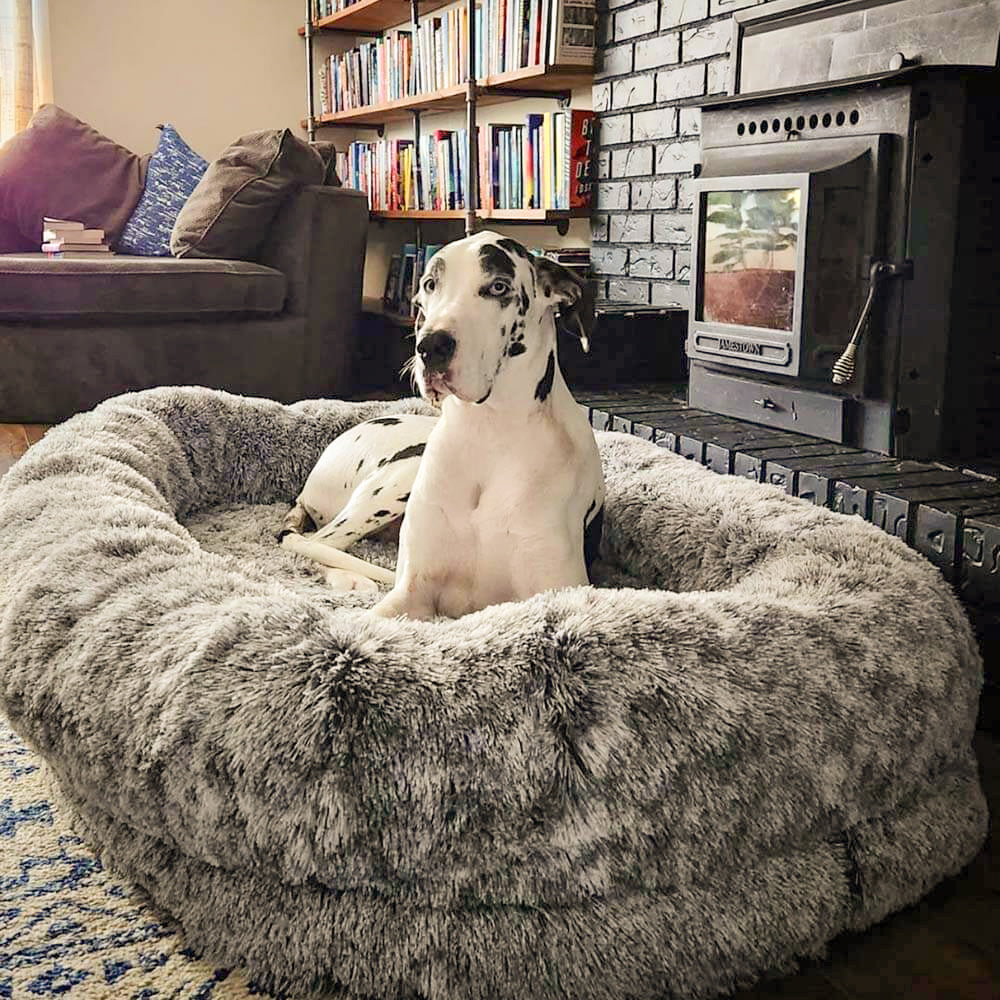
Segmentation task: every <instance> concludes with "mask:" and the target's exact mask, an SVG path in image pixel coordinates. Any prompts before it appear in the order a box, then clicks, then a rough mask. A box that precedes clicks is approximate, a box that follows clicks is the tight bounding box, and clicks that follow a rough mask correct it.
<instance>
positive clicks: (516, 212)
mask: <svg viewBox="0 0 1000 1000" xmlns="http://www.w3.org/2000/svg"><path fill="white" fill-rule="evenodd" d="M369 214H370V215H371V217H372V218H373V219H410V220H411V221H413V222H422V221H434V220H448V219H464V218H465V209H464V208H449V209H419V210H417V209H414V210H412V211H405V212H404V211H398V210H397V211H388V210H377V211H372V212H371V213H369ZM589 216H590V209H588V208H574V209H571V210H570V211H567V210H566V209H545V208H494V209H481V210H480V211H478V212H476V217H477V218H479V219H484V220H486V221H489V220H493V221H494V222H504V221H508V222H538V223H539V224H542V223H546V222H559V221H561V220H562V219H586V218H588V217H589Z"/></svg>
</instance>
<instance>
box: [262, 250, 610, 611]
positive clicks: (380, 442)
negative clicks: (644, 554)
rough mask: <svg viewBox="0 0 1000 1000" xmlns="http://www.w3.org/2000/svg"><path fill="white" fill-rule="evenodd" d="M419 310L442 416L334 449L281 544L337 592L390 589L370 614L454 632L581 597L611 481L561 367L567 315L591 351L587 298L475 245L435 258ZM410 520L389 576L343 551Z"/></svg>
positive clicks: (424, 373) (356, 435)
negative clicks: (478, 620) (510, 604)
mask: <svg viewBox="0 0 1000 1000" xmlns="http://www.w3.org/2000/svg"><path fill="white" fill-rule="evenodd" d="M414 301H415V303H416V305H417V307H418V314H417V323H416V352H415V355H414V357H413V360H412V366H413V375H414V378H415V381H416V383H417V385H418V387H419V390H420V393H421V395H422V396H423V397H424V398H425V399H426V400H428V401H429V402H431V403H432V404H434V405H435V406H438V407H440V410H441V415H440V417H428V416H417V415H410V414H407V415H393V416H383V417H377V418H376V419H374V420H369V421H366V422H365V423H362V424H359V425H358V426H357V427H355V428H353V429H351V430H350V431H348V432H346V433H344V434H342V435H340V436H339V437H337V438H336V439H335V440H334V441H333V442H332V443H331V444H330V446H329V447H328V448H327V449H326V451H325V452H324V453H323V455H322V456H321V458H320V460H319V462H318V463H317V464H316V467H315V468H314V469H313V471H312V473H311V474H310V475H309V478H308V480H307V481H306V484H305V487H304V488H303V490H302V492H301V494H300V495H299V497H298V498H297V500H296V503H295V506H294V507H293V508H292V510H291V511H290V513H289V515H288V517H287V518H286V520H285V525H284V528H283V531H282V536H281V537H282V544H283V545H285V546H287V547H289V548H291V549H292V550H294V551H297V552H301V553H303V554H305V555H308V556H310V557H312V558H313V559H315V560H316V561H317V562H320V563H321V564H323V565H326V566H328V567H331V571H330V572H329V574H328V579H329V580H330V582H331V583H332V584H333V585H334V586H336V587H340V588H370V589H375V588H376V583H375V582H374V581H380V582H384V583H391V584H393V586H392V589H391V590H390V591H389V593H388V594H386V596H385V597H384V598H383V599H382V600H381V601H380V602H379V603H378V604H376V605H375V607H374V609H373V610H374V612H375V614H377V615H382V616H385V617H395V616H398V615H404V616H407V617H410V618H421V619H427V618H433V617H435V616H437V615H444V616H448V617H452V618H457V617H460V616H462V615H465V614H468V613H470V612H473V611H477V610H480V609H481V608H484V607H486V606H487V605H490V604H498V603H501V602H504V601H518V600H523V599H525V598H528V597H530V596H532V595H533V594H537V593H540V592H541V591H544V590H549V589H554V588H561V587H571V586H576V585H580V584H586V583H587V582H588V577H587V564H588V559H589V558H592V557H593V555H594V554H595V553H596V545H597V543H598V542H599V540H600V532H601V523H602V513H603V505H604V477H603V474H602V471H601V460H600V456H599V454H598V451H597V445H596V442H595V440H594V434H593V431H592V430H591V428H590V426H589V424H588V422H587V418H586V416H585V414H584V411H583V409H582V408H581V407H580V406H579V405H578V404H577V403H576V402H575V401H574V399H573V396H572V395H571V394H570V391H569V389H568V388H567V386H566V383H565V381H564V380H563V376H562V373H561V371H560V370H559V364H558V361H557V357H556V314H557V313H559V315H560V322H561V323H562V324H564V325H566V326H567V327H568V328H570V329H571V330H572V328H573V327H574V326H575V327H576V330H577V331H578V335H579V336H580V338H581V341H582V343H583V347H584V349H586V347H587V341H586V333H587V331H588V330H589V328H590V326H589V321H591V320H592V317H593V303H592V301H591V300H590V298H589V295H588V293H587V291H586V287H585V286H584V285H583V284H582V283H581V282H580V281H578V280H577V279H576V278H575V277H574V276H573V275H572V274H571V273H570V272H569V271H567V270H566V269H565V268H563V267H561V266H560V265H558V264H556V263H554V262H552V261H550V260H547V259H545V258H541V257H535V256H533V255H532V254H530V253H529V252H528V251H527V250H525V248H524V247H523V246H521V244H520V243H518V242H516V241H515V240H512V239H507V238H506V237H503V236H500V235H498V234H497V233H492V232H481V233H476V234H475V235H473V236H469V237H466V238H465V239H462V240H458V241H456V242H454V243H450V244H448V245H447V246H445V247H444V248H443V249H442V250H440V251H439V252H438V253H437V254H435V256H434V257H433V258H432V259H431V260H430V261H429V263H428V265H427V267H426V269H425V271H424V274H423V276H422V279H421V281H420V287H419V290H418V294H417V295H416V297H415V300H414ZM585 324H586V325H585ZM404 512H405V517H403V515H404ZM400 519H402V524H401V527H400V534H399V556H398V560H397V566H396V573H395V574H392V573H391V572H389V571H387V570H384V569H381V568H380V567H377V566H373V565H371V564H370V563H367V562H364V561H362V560H359V559H356V558H355V557H353V556H351V555H349V554H348V553H346V552H344V551H343V549H344V548H346V547H348V546H350V545H351V544H352V543H354V542H356V541H358V540H359V539H360V538H363V537H365V536H367V535H371V534H373V533H375V532H377V531H381V530H383V529H385V528H386V527H387V526H391V525H393V524H394V523H398V522H399V521H400ZM309 528H315V529H316V530H315V531H313V532H310V533H309V534H303V532H304V531H306V530H307V529H309ZM585 550H586V552H585Z"/></svg>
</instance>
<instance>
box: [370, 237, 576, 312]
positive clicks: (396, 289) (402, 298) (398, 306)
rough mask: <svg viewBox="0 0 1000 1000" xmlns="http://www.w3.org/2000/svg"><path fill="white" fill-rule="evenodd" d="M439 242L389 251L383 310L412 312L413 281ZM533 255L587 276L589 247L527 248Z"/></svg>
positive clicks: (438, 248)
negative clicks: (397, 251)
mask: <svg viewBox="0 0 1000 1000" xmlns="http://www.w3.org/2000/svg"><path fill="white" fill-rule="evenodd" d="M442 245H443V244H440V243H427V244H424V245H423V246H418V245H417V244H416V243H406V244H404V245H403V249H402V251H401V252H400V253H397V254H393V256H392V258H391V260H390V261H389V270H388V272H387V274H386V278H385V290H384V292H383V294H382V307H383V308H384V309H385V310H386V312H390V313H395V314H397V315H400V316H410V315H412V314H413V312H414V309H413V296H414V293H415V292H416V289H417V283H418V282H419V281H420V277H421V275H422V274H423V273H424V268H425V267H426V265H427V262H428V261H429V260H430V259H431V258H432V257H433V256H434V254H436V253H437V252H438V250H440V249H441V247H442ZM531 253H533V254H535V255H536V256H543V257H548V258H549V259H550V260H554V261H557V262H558V263H560V264H562V265H563V266H564V267H566V268H568V269H569V270H571V271H574V272H575V273H576V274H577V275H578V276H579V277H580V279H581V280H582V281H586V280H587V279H588V278H589V277H590V248H589V247H552V248H549V247H547V248H544V249H540V250H538V249H531Z"/></svg>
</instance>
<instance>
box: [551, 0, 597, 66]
mask: <svg viewBox="0 0 1000 1000" xmlns="http://www.w3.org/2000/svg"><path fill="white" fill-rule="evenodd" d="M595 15H596V9H595V3H594V0H552V10H551V14H550V28H551V30H550V32H549V64H550V65H553V66H558V65H562V66H591V65H593V62H594V36H595V25H596V21H595Z"/></svg>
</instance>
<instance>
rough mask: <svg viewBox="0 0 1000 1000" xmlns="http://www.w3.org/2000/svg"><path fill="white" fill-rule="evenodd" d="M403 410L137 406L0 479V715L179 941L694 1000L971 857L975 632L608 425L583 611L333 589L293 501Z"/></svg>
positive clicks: (207, 396)
mask: <svg viewBox="0 0 1000 1000" xmlns="http://www.w3.org/2000/svg"><path fill="white" fill-rule="evenodd" d="M418 407H419V404H418V403H416V402H414V401H410V402H403V403H391V404H390V403H367V404H350V403H342V402H333V401H316V402H307V403H300V404H297V405H294V406H281V405H278V404H276V403H271V402H267V401H263V400H255V399H243V398H238V397H235V396H230V395H226V394H224V393H217V392H212V391H209V390H200V389H158V390H151V391H148V392H143V393H137V394H133V395H129V396H123V397H119V398H118V399H115V400H111V401H109V402H107V403H104V404H102V405H101V406H99V407H98V408H97V409H96V410H94V411H93V412H91V413H87V414H84V415H81V416H77V417H74V418H73V419H72V420H70V421H68V422H67V423H66V424H64V425H62V426H60V427H58V428H55V429H53V430H52V431H50V432H49V434H48V435H47V436H46V437H45V439H44V440H43V441H42V442H41V443H39V444H37V445H36V446H34V447H33V448H32V449H31V451H30V452H29V453H28V454H27V456H26V457H25V458H23V459H22V460H21V461H20V462H19V463H18V464H17V465H16V466H15V467H14V469H13V470H12V471H11V472H10V473H9V474H8V475H7V476H6V477H5V479H4V480H3V482H2V483H0V587H2V615H3V618H2V629H0V709H2V711H3V712H4V713H5V714H6V715H7V717H8V718H9V720H10V722H11V724H12V725H13V726H14V728H16V729H17V731H18V732H19V733H21V734H22V735H23V736H24V737H25V738H26V739H27V740H28V741H29V742H30V743H31V745H32V746H33V747H34V748H35V749H37V750H38V751H39V752H40V753H41V754H42V755H43V756H44V757H45V759H46V761H47V763H48V765H49V767H50V769H51V773H52V775H53V777H54V778H55V780H56V783H57V785H58V788H59V789H60V793H61V796H62V797H63V799H64V801H65V803H66V804H67V805H68V806H69V807H70V808H71V810H72V812H73V815H74V819H75V822H76V824H77V825H78V828H79V830H80V832H81V833H82V834H83V835H85V836H86V837H87V838H88V839H89V840H90V842H92V844H93V845H94V846H95V848H96V849H97V850H98V851H99V853H100V854H101V856H102V857H103V858H104V859H105V861H106V862H107V863H108V864H109V865H110V866H112V867H113V868H115V869H117V870H119V871H120V872H122V873H125V874H126V875H128V876H129V877H130V878H131V879H133V880H134V881H135V882H137V883H138V884H139V885H141V886H142V887H144V888H145V889H146V890H147V891H148V893H149V894H150V896H151V897H152V899H153V901H154V902H155V904H157V905H158V906H159V907H160V908H162V909H163V910H164V911H166V912H168V913H169V914H172V915H173V917H175V918H176V919H177V921H178V922H179V923H180V924H181V925H182V926H183V929H184V932H185V934H186V937H187V939H188V942H189V943H190V945H191V946H192V947H193V948H195V949H198V950H201V951H204V952H205V954H206V956H207V957H209V958H211V959H212V960H213V961H216V962H220V963H226V964H242V965H246V966H248V967H249V969H250V970H251V972H252V974H253V975H254V976H256V977H257V978H258V979H259V981H261V982H262V983H263V984H265V985H267V986H268V987H270V988H274V989H284V990H287V991H289V993H290V994H291V995H293V996H296V997H298V996H306V995H312V994H314V993H319V992H321V991H323V990H326V989H336V988H338V987H339V988H343V989H345V990H346V991H347V992H348V993H349V994H351V995H355V996H371V997H380V998H382V997H411V996H414V997H427V998H434V1000H445V998H448V1000H455V998H462V997H468V998H473V997H475V998H480V997H482V998H485V997H496V998H500V997H502V998H517V1000H523V998H535V997H572V998H574V1000H584V998H609V1000H610V998H619V997H624V996H627V997H632V998H640V997H650V998H652V997H663V996H676V997H686V998H696V997H707V996H710V995H712V994H714V993H717V992H719V991H725V990H729V989H731V988H732V987H734V986H735V985H739V984H745V983H749V982H751V981H753V980H754V979H756V978H757V977H759V976H760V975H762V974H764V973H766V972H781V971H784V970H788V969H790V968H792V967H793V966H794V961H795V959H796V957H798V956H812V955H816V954H818V953H820V952H821V951H822V949H823V946H824V944H825V943H826V942H827V941H829V940H830V939H831V938H832V937H834V936H835V935H836V934H838V933H840V932H841V931H844V930H847V929H861V928H864V927H866V926H868V925H870V924H872V923H873V922H874V921H877V920H879V919H881V918H882V917H884V916H885V915H887V914H888V913H890V912H891V911H893V910H896V909H898V908H900V907H902V906H905V905H907V904H909V903H912V902H913V901H915V900H916V899H918V898H919V897H920V896H921V895H922V894H923V893H925V892H926V891H927V890H928V889H929V888H930V887H931V886H932V885H933V884H934V883H936V882H937V881H938V880H940V879H941V878H943V877H944V876H946V875H948V874H951V873H953V872H956V871H957V870H958V869H959V868H961V867H962V866H963V865H964V864H965V863H966V862H967V861H968V860H969V859H970V858H971V857H972V856H973V855H974V854H975V853H976V851H977V849H978V848H979V846H980V844H981V843H982V841H983V838H984V836H985V828H986V820H987V816H986V808H985V802H984V799H983V796H982V794H981V791H980V788H979V785H978V780H977V771H976V762H975V759H974V757H973V754H972V752H971V750H970V741H971V735H972V729H973V724H974V718H975V712H976V704H977V697H978V691H979V685H980V679H981V674H980V671H981V664H980V661H979V658H978V654H977V651H976V647H975V644H974V641H973V638H972V635H971V634H970V630H969V627H968V625H967V622H966V620H965V618H964V615H963V613H962V610H961V608H960V607H959V605H958V603H957V602H956V600H955V599H954V597H953V596H952V594H951V592H950V591H949V589H948V587H947V586H946V585H945V584H944V583H943V582H942V580H941V578H940V576H939V575H938V573H937V571H936V570H935V569H933V568H932V567H931V566H930V565H929V564H927V563H926V562H925V561H923V559H921V558H920V557H919V556H917V555H916V554H914V553H913V552H911V551H909V550H908V549H906V548H905V547H904V546H903V545H902V544H901V543H899V542H898V541H896V540H895V539H893V538H890V537H889V536H887V535H885V534H882V533H880V532H879V531H878V530H876V529H875V528H873V527H872V526H871V525H869V524H866V523H865V522H863V521H862V520H860V519H858V518H849V517H843V516H838V515H834V514H831V513H829V512H828V511H825V510H822V509H818V508H815V507H811V506H808V505H807V504H805V503H803V502H801V501H798V500H795V499H791V498H788V497H786V496H784V495H781V494H778V493H777V492H776V491H774V490H773V489H772V488H769V487H765V486H758V485H756V484H753V483H749V482H745V481H743V480H740V479H735V478H730V477H724V476H716V475H714V474H712V473H710V472H707V471H705V470H703V469H700V468H698V467H697V466H695V465H693V464H692V463H690V462H687V461H685V460H684V459H682V458H680V457H678V456H674V455H670V454H667V453H665V452H663V451H662V450H660V449H658V448H656V447H655V446H653V445H651V444H648V443H645V442H642V441H639V440H637V439H634V438H628V437H625V436H622V435H618V434H601V435H598V438H599V442H600V446H601V452H602V456H603V460H604V464H605V471H606V475H607V486H608V491H607V503H606V513H605V539H604V546H603V551H602V563H601V564H599V568H600V574H601V575H600V579H599V581H598V582H599V586H597V587H594V588H591V587H583V588H575V589H570V590H566V591H562V592H557V593H548V594H543V595H540V596H538V597H535V598H533V599H532V600H529V601H526V602H523V603H520V604H508V605H501V606H496V607H491V608H487V609H486V610H485V611H482V612H479V613H477V614H474V615H470V616H468V617H466V618H463V619H460V620H458V621H437V622H426V623H415V622H407V621H384V620H381V619H376V618H374V617H372V616H370V615H368V614H367V613H366V611H365V607H366V605H368V604H371V603H372V601H373V600H374V598H373V597H370V596H358V595H338V594H336V593H334V592H332V591H331V590H329V589H328V588H327V587H325V586H324V585H323V583H322V581H321V578H320V574H319V573H318V572H317V571H316V570H315V569H314V568H313V567H312V566H311V565H310V564H309V563H307V562H306V561H305V560H303V559H301V558H299V557H297V556H293V555H289V554H288V553H286V552H284V551H283V550H282V549H280V548H279V547H278V546H277V544H276V543H275V541H274V532H275V531H276V530H277V528H278V527H279V526H280V523H281V517H282V515H283V514H284V512H285V510H286V509H287V505H288V503H289V502H290V500H291V499H292V498H293V497H294V496H295V495H296V493H297V491H298V490H299V489H300V487H301V485H302V483H303V482H304V480H305V477H306V475H307V474H308V472H309V470H310V468H311V467H312V464H313V463H314V462H315V460H316V459H317V457H318V456H319V454H320V452H321V451H322V449H323V448H324V446H325V445H326V444H327V443H328V441H329V440H330V439H332V438H333V436H334V435H336V434H339V433H342V432H343V431H344V430H345V429H347V428H348V427H349V426H351V425H352V424H354V423H356V422H357V421H359V420H361V419H365V418H368V417H371V416H373V415H376V414H384V413H387V412H397V411H399V410H406V409H416V408H418ZM365 555H366V556H367V557H369V558H376V559H383V560H388V561H389V562H390V563H391V559H392V556H393V552H392V551H391V550H389V549H385V550H379V549H378V547H377V546H370V547H369V549H368V550H367V551H366V552H365Z"/></svg>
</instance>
